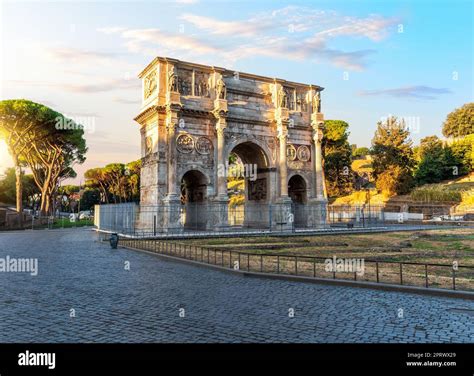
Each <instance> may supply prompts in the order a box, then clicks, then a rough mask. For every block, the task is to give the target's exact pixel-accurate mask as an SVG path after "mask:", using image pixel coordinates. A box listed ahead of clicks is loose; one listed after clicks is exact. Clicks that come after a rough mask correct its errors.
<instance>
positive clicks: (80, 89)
mask: <svg viewBox="0 0 474 376" xmlns="http://www.w3.org/2000/svg"><path fill="white" fill-rule="evenodd" d="M6 83H7V84H9V85H13V86H27V87H32V86H36V87H48V88H53V89H58V90H61V91H68V92H71V93H83V94H84V93H100V92H107V91H115V90H130V89H133V90H135V89H140V88H141V82H140V80H138V79H136V80H135V79H134V80H125V79H123V80H119V79H112V80H104V81H102V82H94V83H93V84H77V83H60V82H47V81H30V80H7V81H6Z"/></svg>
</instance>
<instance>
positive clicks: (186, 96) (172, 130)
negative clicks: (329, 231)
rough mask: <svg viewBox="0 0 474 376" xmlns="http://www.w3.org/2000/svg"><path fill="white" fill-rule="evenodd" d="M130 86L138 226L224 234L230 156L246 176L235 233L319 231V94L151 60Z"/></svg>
mask: <svg viewBox="0 0 474 376" xmlns="http://www.w3.org/2000/svg"><path fill="white" fill-rule="evenodd" d="M139 77H140V79H141V80H142V83H143V91H142V107H141V112H140V114H139V115H138V116H137V117H136V118H135V120H136V121H137V122H138V123H139V124H140V132H141V141H142V142H141V145H142V146H141V154H142V170H141V202H140V220H139V221H138V222H139V223H140V224H139V226H141V227H143V228H145V229H146V228H147V227H150V226H151V220H150V215H152V216H153V226H155V227H156V228H158V229H159V230H161V231H163V230H164V231H179V230H181V229H183V228H184V229H185V228H186V227H190V228H194V229H203V230H204V229H205V230H218V229H227V228H229V225H230V224H229V217H228V203H229V195H228V187H227V175H226V173H225V172H226V171H227V170H226V167H227V164H228V163H227V161H228V159H229V156H230V155H231V154H235V155H237V156H238V157H239V158H240V160H241V161H242V162H243V163H244V164H245V166H250V168H252V166H253V168H254V174H253V175H252V176H251V177H249V176H245V215H244V219H243V222H242V225H243V226H248V227H268V226H280V227H281V228H282V229H284V228H289V226H294V225H297V226H300V227H309V228H311V227H320V226H323V225H324V224H325V221H326V198H325V194H324V186H323V171H322V154H321V139H322V131H323V124H324V118H323V114H322V113H321V97H320V94H321V91H322V90H323V88H322V87H320V86H317V85H307V84H301V83H296V82H289V81H285V80H282V79H277V78H269V77H263V76H257V75H253V74H248V73H241V72H235V71H231V70H228V69H224V68H219V67H213V66H205V65H200V64H194V63H189V62H184V61H179V60H176V59H170V58H161V57H157V58H155V59H154V60H153V61H152V62H151V63H150V64H149V65H148V66H147V67H146V68H145V69H144V70H143V71H142V72H141V74H140V75H139ZM183 211H184V212H185V216H184V218H183Z"/></svg>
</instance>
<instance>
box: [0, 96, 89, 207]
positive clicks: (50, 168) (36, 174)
mask: <svg viewBox="0 0 474 376" xmlns="http://www.w3.org/2000/svg"><path fill="white" fill-rule="evenodd" d="M58 124H61V126H58ZM63 125H66V126H63ZM0 132H1V133H2V136H3V137H6V138H7V144H8V145H9V150H10V153H12V156H13V159H14V160H15V159H17V162H15V163H18V165H17V164H16V166H21V164H24V165H26V166H27V167H28V168H30V169H31V172H32V174H33V178H34V180H35V183H36V184H37V186H38V188H39V189H40V190H41V207H40V210H41V212H42V213H43V214H48V213H49V212H50V211H51V203H52V197H53V196H54V193H55V191H56V190H57V187H58V185H59V182H60V181H61V180H62V179H65V178H69V177H74V176H75V172H74V170H73V165H74V164H75V163H82V162H84V160H85V153H86V151H87V148H86V144H85V140H84V138H83V135H84V131H83V128H82V127H81V126H80V125H78V124H75V123H74V122H73V121H72V120H70V119H67V118H65V117H64V116H63V115H62V114H60V113H58V112H56V111H54V110H52V109H51V108H49V107H46V106H44V105H42V104H38V103H34V102H31V101H28V100H23V99H18V100H6V101H2V102H0ZM20 181H21V180H20ZM18 189H19V188H17V194H18Z"/></svg>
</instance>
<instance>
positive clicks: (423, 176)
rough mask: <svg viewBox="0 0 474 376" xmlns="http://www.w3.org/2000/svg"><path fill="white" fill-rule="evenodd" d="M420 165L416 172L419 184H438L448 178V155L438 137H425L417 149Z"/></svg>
mask: <svg viewBox="0 0 474 376" xmlns="http://www.w3.org/2000/svg"><path fill="white" fill-rule="evenodd" d="M415 150H416V152H415V154H416V159H417V160H418V165H417V167H416V170H415V180H416V182H417V184H420V185H421V184H429V183H438V182H440V181H441V180H443V179H444V178H445V176H446V158H445V156H446V153H445V150H444V147H443V142H442V141H441V140H440V139H439V138H438V137H437V136H429V137H425V138H423V139H422V140H421V142H420V146H419V147H417V148H415Z"/></svg>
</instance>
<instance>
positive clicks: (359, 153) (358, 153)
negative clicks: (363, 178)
mask: <svg viewBox="0 0 474 376" xmlns="http://www.w3.org/2000/svg"><path fill="white" fill-rule="evenodd" d="M369 151H370V150H369V148H366V147H365V146H362V147H360V148H356V149H355V150H353V151H352V157H354V158H358V157H365V156H366V155H368V154H369Z"/></svg>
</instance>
